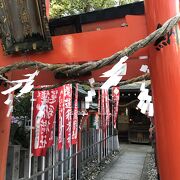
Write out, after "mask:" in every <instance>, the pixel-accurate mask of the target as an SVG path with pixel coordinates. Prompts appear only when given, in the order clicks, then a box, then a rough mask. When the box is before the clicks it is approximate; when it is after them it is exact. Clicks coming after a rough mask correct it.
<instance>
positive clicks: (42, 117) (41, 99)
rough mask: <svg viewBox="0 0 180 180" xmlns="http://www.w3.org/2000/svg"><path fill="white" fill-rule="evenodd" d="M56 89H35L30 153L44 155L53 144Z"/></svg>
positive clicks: (56, 102)
mask: <svg viewBox="0 0 180 180" xmlns="http://www.w3.org/2000/svg"><path fill="white" fill-rule="evenodd" d="M57 97H58V89H52V90H44V91H35V92H34V99H35V102H34V108H33V127H34V128H35V129H34V130H33V132H32V133H33V134H32V143H33V144H32V153H33V155H34V156H45V155H46V151H47V148H48V147H50V146H51V145H52V144H53V127H54V119H55V114H56V108H57V104H58V101H57Z"/></svg>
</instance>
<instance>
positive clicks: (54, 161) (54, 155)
mask: <svg viewBox="0 0 180 180" xmlns="http://www.w3.org/2000/svg"><path fill="white" fill-rule="evenodd" d="M53 134H54V145H53V166H54V165H55V163H56V114H55V116H54V130H53ZM54 179H55V167H54V168H53V180H54Z"/></svg>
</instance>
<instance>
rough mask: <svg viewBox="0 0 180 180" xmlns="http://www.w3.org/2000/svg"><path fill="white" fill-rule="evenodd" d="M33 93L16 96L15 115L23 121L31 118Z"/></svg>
mask: <svg viewBox="0 0 180 180" xmlns="http://www.w3.org/2000/svg"><path fill="white" fill-rule="evenodd" d="M30 99H31V95H30V93H27V94H24V95H23V96H21V97H18V98H17V97H15V98H14V109H13V116H14V117H19V118H20V119H21V120H22V121H25V119H30V118H31V101H30Z"/></svg>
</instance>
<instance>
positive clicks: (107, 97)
mask: <svg viewBox="0 0 180 180" xmlns="http://www.w3.org/2000/svg"><path fill="white" fill-rule="evenodd" d="M104 99H105V114H106V127H107V126H109V119H110V110H109V94H108V90H107V89H106V90H104Z"/></svg>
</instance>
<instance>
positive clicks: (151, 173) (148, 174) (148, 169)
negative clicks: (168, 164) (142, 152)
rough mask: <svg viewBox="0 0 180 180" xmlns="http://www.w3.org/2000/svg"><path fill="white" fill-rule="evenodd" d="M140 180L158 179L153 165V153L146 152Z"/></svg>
mask: <svg viewBox="0 0 180 180" xmlns="http://www.w3.org/2000/svg"><path fill="white" fill-rule="evenodd" d="M141 180H158V175H157V168H156V165H155V158H154V153H153V152H149V153H147V156H146V159H145V162H144V168H143V172H142V177H141Z"/></svg>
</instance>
